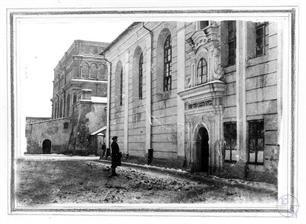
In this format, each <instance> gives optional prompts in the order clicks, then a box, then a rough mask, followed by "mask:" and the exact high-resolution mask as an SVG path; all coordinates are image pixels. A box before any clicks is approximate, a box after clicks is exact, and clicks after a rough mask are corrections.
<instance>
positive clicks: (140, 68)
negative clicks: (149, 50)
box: [138, 53, 143, 100]
mask: <svg viewBox="0 0 306 224" xmlns="http://www.w3.org/2000/svg"><path fill="white" fill-rule="evenodd" d="M142 90H143V53H141V54H140V56H139V62H138V98H139V99H140V100H141V99H142V97H143V95H142V93H143V91H142Z"/></svg>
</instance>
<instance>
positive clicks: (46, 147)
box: [42, 139, 51, 154]
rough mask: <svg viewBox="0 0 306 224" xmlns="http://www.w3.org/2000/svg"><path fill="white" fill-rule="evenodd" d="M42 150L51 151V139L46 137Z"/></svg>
mask: <svg viewBox="0 0 306 224" xmlns="http://www.w3.org/2000/svg"><path fill="white" fill-rule="evenodd" d="M42 151H43V154H50V153H51V141H50V140H49V139H45V140H44V141H43V143H42Z"/></svg>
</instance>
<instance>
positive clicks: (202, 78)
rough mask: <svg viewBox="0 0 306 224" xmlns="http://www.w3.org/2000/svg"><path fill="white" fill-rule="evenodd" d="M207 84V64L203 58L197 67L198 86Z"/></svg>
mask: <svg viewBox="0 0 306 224" xmlns="http://www.w3.org/2000/svg"><path fill="white" fill-rule="evenodd" d="M206 82H207V63H206V61H205V59H204V58H201V59H200V60H199V62H198V67H197V84H198V85H200V84H203V83H206Z"/></svg>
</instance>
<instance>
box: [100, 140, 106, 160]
mask: <svg viewBox="0 0 306 224" xmlns="http://www.w3.org/2000/svg"><path fill="white" fill-rule="evenodd" d="M101 149H102V153H101V157H100V159H103V158H104V156H105V153H106V144H105V142H104V141H103V143H102V146H101Z"/></svg>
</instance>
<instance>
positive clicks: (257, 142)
mask: <svg viewBox="0 0 306 224" xmlns="http://www.w3.org/2000/svg"><path fill="white" fill-rule="evenodd" d="M277 30H278V27H277V23H274V22H248V21H221V22H220V21H218V22H216V21H197V22H188V23H187V22H186V23H184V22H145V23H142V22H137V23H133V24H132V25H131V26H130V27H128V28H127V29H126V30H125V31H124V32H123V33H122V34H121V35H120V36H119V37H118V38H116V39H115V40H114V41H113V42H112V43H111V44H110V45H109V46H108V47H107V48H106V49H105V50H104V51H103V52H102V54H103V55H104V57H105V58H106V59H107V60H108V61H109V62H110V63H109V65H110V66H111V71H110V73H109V75H110V79H109V93H108V94H109V101H108V103H109V106H108V129H107V131H108V132H107V136H108V137H107V141H108V145H109V143H110V142H109V139H110V138H111V137H112V136H115V135H117V136H118V137H119V142H118V144H119V146H120V148H121V151H123V152H124V153H125V154H129V155H130V156H134V157H138V158H146V157H147V153H148V149H153V152H154V153H153V157H154V159H153V161H158V160H160V161H165V164H168V165H169V166H172V165H173V166H176V167H182V168H185V169H188V170H190V171H195V172H207V173H209V174H215V175H221V176H228V177H239V178H247V179H254V180H262V181H267V182H273V183H276V181H277V167H278V157H279V144H278V132H279V128H278V126H279V125H278V123H279V120H280V108H281V106H280V102H281V101H280V95H281V94H280V88H278V87H279V85H280V84H279V83H280V81H279V80H280V77H279V75H278V73H279V71H278V67H277V65H278V64H279V61H280V59H279V57H278V51H279V48H280V47H281V46H280V44H279V42H280V41H279V36H278V33H277Z"/></svg>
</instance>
